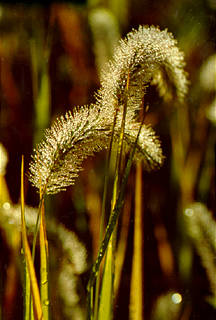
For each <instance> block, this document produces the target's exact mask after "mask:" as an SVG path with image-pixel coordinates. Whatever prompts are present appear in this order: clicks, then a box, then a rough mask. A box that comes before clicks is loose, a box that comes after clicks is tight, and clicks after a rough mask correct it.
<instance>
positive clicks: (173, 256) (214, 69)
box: [0, 0, 216, 320]
mask: <svg viewBox="0 0 216 320" xmlns="http://www.w3.org/2000/svg"><path fill="white" fill-rule="evenodd" d="M122 8H124V10H122ZM215 16H216V2H215V1H214V0H208V1H204V0H198V1H192V0H189V1H188V0H187V1H186V0H185V1H184V0H182V1H178V0H170V1H140V0H135V1H132V0H131V1H130V0H122V1H117V0H116V1H114V0H113V1H93V0H91V1H90V0H89V1H88V2H86V3H82V4H77V3H76V4H72V3H65V4H52V5H50V6H47V7H44V6H41V5H40V4H39V3H38V4H34V5H24V4H22V5H21V4H19V5H14V6H9V5H6V4H4V5H1V6H0V61H1V64H0V76H1V91H0V106H1V114H0V142H1V143H2V145H3V146H4V148H5V149H6V151H4V150H3V149H2V150H3V151H1V150H0V157H1V158H0V162H1V163H0V183H1V185H0V188H1V189H0V206H1V208H0V231H1V233H0V236H1V242H0V243H1V260H0V267H1V272H0V273H1V276H0V313H1V317H2V319H5V320H9V319H22V318H23V296H22V283H23V279H22V272H21V269H22V268H23V265H22V262H21V259H23V258H22V256H21V254H20V234H19V232H20V227H19V226H20V220H19V219H20V218H19V212H20V211H19V209H18V208H17V205H18V203H20V199H19V195H20V163H21V155H22V154H24V156H25V168H26V170H27V165H28V163H29V160H30V154H31V153H32V149H33V146H35V143H36V142H39V140H40V138H41V134H42V131H43V129H45V128H46V127H47V126H49V124H50V123H52V121H53V120H54V119H55V117H56V116H58V115H60V114H64V113H65V111H66V110H68V109H72V108H73V106H76V105H84V104H86V103H88V102H89V101H92V100H93V92H94V90H95V89H97V88H98V87H99V76H98V75H99V73H100V72H101V68H102V67H103V65H104V64H105V63H106V61H107V60H108V59H109V58H110V57H111V56H112V52H113V50H114V46H115V44H116V43H117V41H118V39H119V38H120V36H122V35H125V34H126V33H127V32H128V31H130V30H131V28H133V27H137V26H138V25H140V24H149V25H151V24H154V25H159V26H160V28H161V29H164V28H168V30H169V31H170V32H172V33H173V34H174V36H175V38H176V39H178V43H179V47H180V48H181V49H182V50H183V51H184V53H185V60H186V70H187V71H188V73H189V79H190V89H189V94H188V97H187V99H186V102H185V104H184V105H183V106H177V105H176V103H175V101H173V102H172V105H167V104H165V103H164V102H163V101H162V100H161V99H160V98H159V96H158V94H157V92H156V91H155V90H154V87H151V88H149V89H148V90H147V94H146V96H145V101H146V104H149V105H150V112H149V113H148V115H147V116H146V119H145V122H146V123H151V124H152V125H153V126H154V127H155V128H156V131H157V133H158V134H159V135H160V136H161V137H162V148H163V150H164V154H165V155H166V160H165V163H164V166H163V168H162V169H160V170H159V171H157V172H153V173H150V174H147V173H145V172H143V171H142V168H140V167H139V166H138V167H137V168H134V169H133V170H132V173H131V177H130V179H129V184H128V187H127V193H126V197H125V207H124V210H123V212H122V215H121V218H120V220H119V234H117V235H116V237H117V238H118V239H119V241H118V246H117V251H116V256H115V261H116V275H117V282H116V283H114V288H115V298H114V319H123V318H124V319H128V318H129V314H130V317H131V319H141V314H143V315H142V317H143V318H144V317H145V319H155V320H160V319H161V320H163V319H170V320H175V319H182V320H187V319H204V318H206V319H214V317H215V314H216V311H215V306H216V279H215V277H214V274H216V263H215V256H216V245H215V241H216V234H215V232H216V228H215V213H216V199H215V139H216V132H215V125H216V98H215V91H216V58H215V40H216V39H215V28H216V18H215ZM6 154H7V157H8V162H7V166H6V167H5V165H6V162H5V165H4V163H3V160H4V157H6ZM104 171H105V155H104V153H101V154H98V155H97V156H96V157H95V158H94V160H93V159H89V160H87V161H85V163H84V170H83V172H82V173H81V175H80V177H79V178H78V179H77V181H76V184H75V186H74V187H71V188H69V189H68V190H67V191H66V192H64V193H60V194H59V195H57V196H55V197H50V199H51V201H50V200H49V199H47V200H48V202H47V203H46V205H47V209H46V211H45V212H46V223H47V233H48V243H49V251H50V253H49V260H50V267H49V269H50V274H49V283H50V314H51V319H83V317H84V314H85V312H84V311H83V310H84V306H85V296H86V293H85V287H86V284H87V281H88V276H89V274H88V272H87V271H86V270H88V268H87V265H86V263H88V267H90V264H91V263H92V261H93V260H94V259H95V257H96V252H97V250H98V246H99V226H100V213H101V207H102V194H103V184H104ZM25 180H26V181H25V202H26V205H27V206H33V207H35V206H37V205H38V202H39V196H38V195H37V194H36V192H35V190H33V189H32V188H31V187H30V185H29V184H28V181H27V179H25ZM141 181H142V184H140V182H141ZM138 190H139V191H138ZM107 192H108V195H109V193H110V190H108V191H107ZM140 200H141V203H140ZM200 203H202V204H200ZM29 210H33V209H29ZM36 215H37V213H36V212H34V211H31V212H30V213H29V214H28V213H27V216H28V218H27V219H29V221H27V226H28V228H29V231H28V232H29V241H30V242H31V241H32V239H33V231H32V226H33V225H34V223H35V221H36ZM31 219H32V220H31ZM63 225H64V226H63ZM71 231H73V233H72V232H71ZM74 233H75V234H76V235H77V236H75V234H74ZM78 239H79V241H78ZM83 246H84V247H85V248H86V250H87V261H86V256H85V254H86V252H85V249H84V247H83ZM77 248H79V249H77ZM80 252H83V255H82V256H79V253H80ZM38 255H39V253H38V252H37V250H36V266H37V260H38V261H39V257H38ZM20 257H21V258H20ZM107 261H108V259H107ZM122 268H123V271H122ZM36 270H37V267H36ZM37 272H38V277H39V270H37ZM138 276H139V279H138V280H136V279H137V278H136V277H138ZM136 284H137V288H136ZM117 288H118V290H117ZM136 289H137V291H136ZM133 292H135V294H137V296H136V298H137V299H134V293H133ZM138 298H139V299H138ZM134 300H135V302H134ZM129 305H130V306H131V307H130V308H129V307H128V306H129ZM140 306H141V307H140ZM140 308H141V309H142V310H140ZM131 310H132V311H131ZM99 313H100V311H99ZM136 315H137V316H136Z"/></svg>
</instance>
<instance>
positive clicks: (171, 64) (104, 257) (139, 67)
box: [21, 27, 187, 320]
mask: <svg viewBox="0 0 216 320" xmlns="http://www.w3.org/2000/svg"><path fill="white" fill-rule="evenodd" d="M154 41H156V45H155V47H154ZM161 42H162V44H161ZM163 44H164V47H163ZM160 46H161V47H160ZM137 47H138V48H137ZM169 50H170V52H171V54H170V52H169ZM183 65H184V63H183V55H182V53H181V52H180V51H178V49H177V47H176V42H175V41H174V39H173V38H172V36H171V35H170V34H168V33H167V31H163V32H161V31H160V30H159V29H157V28H154V27H150V28H148V27H143V28H142V27H140V28H139V30H138V31H133V32H131V33H130V34H129V35H128V38H127V39H126V40H124V41H122V42H121V43H120V45H119V49H118V50H117V52H116V54H115V56H114V60H113V62H111V63H110V64H109V65H107V69H105V71H104V75H103V76H102V88H101V90H99V91H98V93H97V95H96V99H97V101H96V104H95V105H92V106H90V107H89V108H88V107H83V108H80V109H79V108H78V109H75V110H74V112H73V114H72V113H67V114H66V115H65V117H61V118H60V119H57V121H56V122H55V123H54V125H53V126H52V127H51V129H48V130H47V131H46V132H45V138H44V140H43V141H42V142H41V143H40V144H39V145H38V147H37V148H36V149H35V153H34V155H33V160H32V162H31V164H30V174H29V178H30V181H31V182H32V184H33V185H34V186H35V187H37V189H38V191H39V194H40V201H39V206H38V217H37V222H36V226H35V231H34V238H33V243H32V249H30V245H29V241H28V237H27V231H26V223H25V201H24V171H25V170H24V159H23V158H22V164H21V215H22V247H23V254H24V255H23V256H24V270H25V272H24V273H25V275H24V279H25V281H24V309H25V320H27V319H31V320H33V319H40V320H48V319H49V318H50V316H49V304H50V300H49V277H48V274H49V263H48V262H49V256H48V241H47V236H46V223H45V209H44V201H45V196H46V194H49V193H57V192H59V191H62V190H65V188H66V187H68V186H70V185H71V184H73V183H74V179H75V178H76V176H77V175H78V173H79V171H80V168H81V162H82V161H83V160H84V159H85V158H86V157H87V156H91V155H93V154H94V153H95V152H97V151H99V150H100V149H102V148H107V159H106V166H105V167H106V169H105V182H104V193H103V201H102V212H101V221H100V225H101V227H100V243H99V250H98V255H97V258H96V260H95V262H94V264H93V266H92V268H91V271H90V276H89V281H88V285H87V294H86V296H87V297H86V306H87V311H86V316H87V318H88V319H89V320H111V319H112V318H113V315H114V303H115V299H116V297H117V293H118V287H119V282H120V276H121V269H122V262H121V263H119V264H115V258H116V256H117V252H118V249H119V244H121V245H122V243H118V236H117V227H118V218H119V215H120V212H121V211H122V208H123V206H124V202H125V191H126V186H127V181H128V178H129V174H130V171H131V168H132V165H133V163H134V160H136V161H135V164H136V178H135V179H136V181H135V186H136V188H135V224H134V228H135V230H134V250H133V263H132V275H131V294H130V307H129V313H130V318H131V319H134V320H136V319H137V320H138V319H142V317H143V261H142V240H143V239H142V238H143V231H142V214H141V213H142V163H143V164H144V168H145V169H147V170H148V171H150V170H152V169H155V168H158V167H160V166H161V165H162V162H163V156H162V151H161V148H160V142H159V141H158V140H157V138H156V136H155V134H154V131H153V130H152V129H151V128H149V127H147V126H145V125H144V119H145V115H146V112H147V111H148V107H145V106H144V94H145V90H146V86H147V84H148V83H149V82H150V81H151V80H154V82H155V83H156V84H157V85H158V89H159V92H160V94H161V95H162V96H166V95H167V94H168V96H169V98H170V96H171V95H172V94H174V95H176V96H177V97H178V98H179V99H180V100H181V99H182V98H183V97H184V95H185V93H186V91H187V81H186V76H185V73H184V71H183ZM164 70H165V73H166V77H167V79H168V85H169V81H170V82H173V87H174V88H175V92H174V93H173V92H172V91H170V92H166V90H165V89H164V88H166V86H165V81H166V80H167V79H166V80H165V78H166V77H165V76H164V75H163V72H164ZM107 78H108V80H107ZM172 90H173V89H172ZM39 97H40V95H39ZM137 113H139V117H140V118H141V121H140V122H138V121H137V119H135V118H136V117H137ZM126 151H127V152H126ZM128 151H129V152H128ZM111 168H114V172H113V171H112V170H113V169H111ZM110 185H112V187H111V188H112V192H111V194H112V195H111V200H108V199H107V194H108V192H107V191H108V188H109V187H110ZM108 201H110V206H109V207H110V212H107V206H106V204H107V202H108ZM107 216H108V217H109V218H108V223H107V226H106V227H105V221H106V218H107ZM38 236H39V249H40V276H39V283H38V280H37V276H36V271H35V267H34V262H35V251H36V243H37V238H38ZM124 241H125V239H124V240H123V242H124ZM124 253H125V250H123V251H122V252H121V253H120V255H118V257H117V258H118V259H121V260H122V259H124ZM120 256H121V258H119V257H120ZM103 261H104V263H102V262H103Z"/></svg>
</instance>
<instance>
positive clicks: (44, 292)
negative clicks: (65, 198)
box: [40, 200, 49, 320]
mask: <svg viewBox="0 0 216 320" xmlns="http://www.w3.org/2000/svg"><path fill="white" fill-rule="evenodd" d="M40 293H41V301H42V311H43V316H44V320H48V319H49V287H48V241H47V237H46V224H45V213H44V200H42V206H41V223H40Z"/></svg>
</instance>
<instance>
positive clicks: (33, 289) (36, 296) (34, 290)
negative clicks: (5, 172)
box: [21, 156, 44, 320]
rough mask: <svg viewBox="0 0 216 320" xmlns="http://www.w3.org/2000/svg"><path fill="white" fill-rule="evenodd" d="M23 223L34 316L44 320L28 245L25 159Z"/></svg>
mask: <svg viewBox="0 0 216 320" xmlns="http://www.w3.org/2000/svg"><path fill="white" fill-rule="evenodd" d="M21 221H22V227H21V228H22V229H21V230H22V243H23V249H24V257H25V262H26V265H27V269H28V273H29V279H30V284H31V294H32V297H33V306H34V314H35V318H36V319H37V320H43V319H44V318H43V313H42V307H41V301H40V293H39V288H38V283H37V278H36V274H35V269H34V264H33V261H32V256H31V251H30V248H29V244H28V239H27V232H26V224H25V201H24V157H23V156H22V163H21Z"/></svg>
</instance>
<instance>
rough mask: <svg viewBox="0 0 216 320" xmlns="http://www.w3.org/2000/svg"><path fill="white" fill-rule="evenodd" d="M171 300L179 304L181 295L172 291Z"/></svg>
mask: <svg viewBox="0 0 216 320" xmlns="http://www.w3.org/2000/svg"><path fill="white" fill-rule="evenodd" d="M171 299H172V302H173V303H175V304H179V303H181V302H182V296H181V294H180V293H178V292H176V293H173V295H172V298H171Z"/></svg>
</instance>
